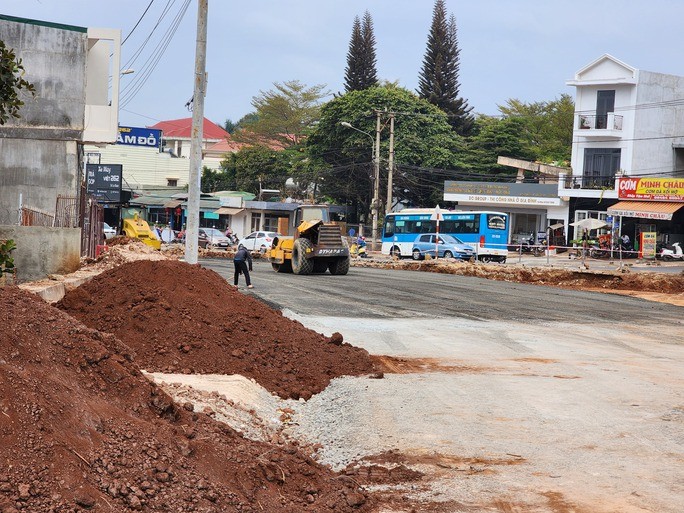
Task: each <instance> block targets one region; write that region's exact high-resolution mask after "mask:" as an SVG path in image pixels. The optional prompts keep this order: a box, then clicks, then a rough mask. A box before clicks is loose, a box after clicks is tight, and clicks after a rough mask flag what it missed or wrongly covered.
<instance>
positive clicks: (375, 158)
mask: <svg viewBox="0 0 684 513" xmlns="http://www.w3.org/2000/svg"><path fill="white" fill-rule="evenodd" d="M379 119H380V118H379V117H378V120H379ZM340 125H342V126H343V127H346V128H351V129H352V130H356V131H357V132H360V133H362V134H364V135H367V136H368V137H370V139H371V145H372V146H371V161H372V162H373V164H374V173H373V174H374V177H373V182H374V183H373V203H372V204H371V212H372V213H373V221H372V222H373V225H372V227H371V230H372V232H371V233H372V235H371V236H372V238H373V241H372V248H371V249H372V250H375V249H376V247H375V244H376V241H377V240H378V209H379V207H380V205H379V203H380V155H379V153H380V144H379V140H378V141H377V143H376V140H375V139H374V138H373V136H372V135H371V134H369V133H368V132H364V131H363V130H359V129H358V128H356V127H355V126H353V125H352V124H351V123H348V122H347V121H341V122H340ZM376 135H379V127H378V133H377V134H376ZM376 138H378V137H376ZM378 139H379V138H378Z"/></svg>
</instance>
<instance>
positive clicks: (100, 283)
mask: <svg viewBox="0 0 684 513" xmlns="http://www.w3.org/2000/svg"><path fill="white" fill-rule="evenodd" d="M57 306H58V307H59V308H61V309H63V310H65V311H66V312H68V313H69V314H71V315H72V316H74V317H76V318H77V319H79V320H80V321H81V322H83V323H84V324H86V325H87V326H90V327H91V328H94V329H97V330H99V331H103V332H107V333H113V334H115V335H116V336H117V337H118V338H119V339H121V340H122V341H123V342H124V343H125V344H127V345H128V346H130V347H131V348H132V349H133V350H134V352H135V361H136V363H137V364H138V365H139V366H140V367H141V368H142V369H145V370H148V371H152V372H183V373H198V374H241V375H243V376H246V377H248V378H253V379H254V380H255V381H257V382H258V383H259V384H261V385H262V386H263V387H265V388H266V389H268V390H270V391H271V392H274V393H276V394H278V395H279V396H281V397H283V398H294V399H297V398H300V397H301V398H304V399H308V398H310V397H311V395H312V394H316V393H318V392H320V391H321V390H323V389H324V388H325V387H326V386H327V385H328V384H329V383H330V380H331V379H333V378H335V377H338V376H342V375H355V376H358V375H362V374H368V373H372V372H374V368H373V363H372V361H371V359H370V356H369V354H368V352H367V351H365V350H363V349H359V348H356V347H353V346H351V345H349V344H346V343H343V342H342V336H341V335H339V334H334V335H333V336H332V337H330V338H328V337H325V336H323V335H321V334H319V333H316V332H314V331H312V330H310V329H308V328H306V327H304V326H303V325H302V324H301V323H299V322H297V321H293V320H290V319H287V318H285V317H283V316H282V314H281V313H280V312H278V311H275V310H273V309H271V308H269V307H268V306H266V305H265V304H264V303H262V302H261V301H259V300H257V299H254V298H253V297H250V296H247V295H244V294H241V293H240V292H238V291H237V290H235V289H233V288H232V287H231V286H230V285H228V283H227V282H226V280H224V279H223V278H222V277H221V276H220V275H219V274H217V273H216V272H214V271H211V270H208V269H205V268H203V267H200V266H198V265H189V264H187V263H183V262H178V261H174V260H159V261H149V260H138V261H134V262H130V263H126V264H123V265H121V266H119V267H117V268H115V269H113V270H110V271H105V272H104V273H102V274H100V275H98V276H96V277H95V278H93V279H92V280H91V281H89V282H87V283H85V284H83V285H81V286H80V287H78V288H76V289H74V290H72V291H70V292H69V293H67V295H66V296H65V297H64V298H63V299H62V300H61V301H60V302H59V303H58V304H57Z"/></svg>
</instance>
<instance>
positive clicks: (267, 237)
mask: <svg viewBox="0 0 684 513" xmlns="http://www.w3.org/2000/svg"><path fill="white" fill-rule="evenodd" d="M277 236H278V234H277V233H276V232H252V233H250V234H249V235H247V237H245V238H244V239H240V241H239V242H238V248H246V249H248V250H249V251H260V252H261V253H265V252H266V251H267V250H268V249H269V248H270V247H271V245H272V244H273V239H275V238H276V237H277Z"/></svg>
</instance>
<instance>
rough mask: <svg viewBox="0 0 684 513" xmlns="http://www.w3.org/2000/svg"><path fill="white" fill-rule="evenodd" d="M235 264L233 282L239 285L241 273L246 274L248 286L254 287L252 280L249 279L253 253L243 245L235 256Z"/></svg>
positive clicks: (249, 287)
mask: <svg viewBox="0 0 684 513" xmlns="http://www.w3.org/2000/svg"><path fill="white" fill-rule="evenodd" d="M233 265H235V275H234V277H233V284H234V285H235V286H236V287H237V285H238V278H239V277H240V274H244V275H245V282H246V283H247V288H248V289H253V288H254V286H253V285H252V280H250V279H249V271H251V270H252V255H251V254H250V252H249V251H248V250H247V249H246V248H244V247H242V248H240V249H238V250H237V253H235V256H234V257H233Z"/></svg>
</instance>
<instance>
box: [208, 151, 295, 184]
mask: <svg viewBox="0 0 684 513" xmlns="http://www.w3.org/2000/svg"><path fill="white" fill-rule="evenodd" d="M307 172H308V169H307V167H306V154H305V153H304V152H302V151H301V150H300V149H299V148H292V149H286V150H273V149H271V148H268V147H266V146H249V147H245V148H243V149H241V150H240V151H238V152H237V153H230V154H227V155H226V158H225V160H223V161H222V162H221V170H220V171H210V170H206V173H205V174H203V177H202V190H203V191H205V189H206V192H210V190H211V189H210V188H211V187H212V186H213V187H216V188H215V189H213V190H214V191H216V190H222V189H223V190H240V191H246V192H251V193H253V194H255V195H257V196H258V194H259V189H260V187H259V186H260V183H261V188H262V189H280V190H281V191H283V195H285V189H286V187H285V184H286V182H287V179H288V178H293V179H295V182H296V183H302V184H305V182H306V175H307ZM205 176H206V185H205ZM300 176H301V177H302V178H301V179H299V180H298V178H299V177H300ZM304 187H306V184H305V185H304ZM290 192H292V191H290Z"/></svg>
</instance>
